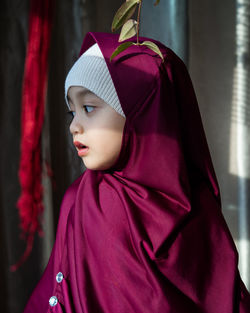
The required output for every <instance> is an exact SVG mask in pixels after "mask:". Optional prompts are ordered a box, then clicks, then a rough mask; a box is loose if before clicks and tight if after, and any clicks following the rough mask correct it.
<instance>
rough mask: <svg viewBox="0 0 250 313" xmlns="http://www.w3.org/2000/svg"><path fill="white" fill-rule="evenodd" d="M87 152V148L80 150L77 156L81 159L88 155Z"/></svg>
mask: <svg viewBox="0 0 250 313" xmlns="http://www.w3.org/2000/svg"><path fill="white" fill-rule="evenodd" d="M88 150H89V148H88V147H86V148H81V149H79V150H78V155H79V156H80V157H81V156H84V155H86V154H87V153H88Z"/></svg>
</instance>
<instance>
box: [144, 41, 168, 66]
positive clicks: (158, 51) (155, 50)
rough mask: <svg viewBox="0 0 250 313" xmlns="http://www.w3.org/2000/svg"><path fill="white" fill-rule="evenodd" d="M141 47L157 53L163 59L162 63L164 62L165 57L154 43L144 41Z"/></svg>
mask: <svg viewBox="0 0 250 313" xmlns="http://www.w3.org/2000/svg"><path fill="white" fill-rule="evenodd" d="M140 45H141V46H146V47H148V48H149V49H151V50H152V51H154V52H155V53H157V54H158V55H159V56H160V57H161V59H162V62H164V57H163V55H162V53H161V50H160V49H159V48H158V46H157V45H156V44H155V43H153V42H152V41H144V42H143V43H141V44H140Z"/></svg>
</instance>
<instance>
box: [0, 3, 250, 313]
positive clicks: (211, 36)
mask: <svg viewBox="0 0 250 313" xmlns="http://www.w3.org/2000/svg"><path fill="white" fill-rule="evenodd" d="M123 2H124V1H117V0H116V1H115V0H109V1H108V2H107V1H104V0H91V1H90V0H60V1H59V0H58V1H57V2H56V7H55V15H54V20H53V29H52V40H51V46H50V54H49V76H48V89H47V99H46V111H45V120H44V126H43V134H42V158H43V169H44V175H43V185H44V188H45V193H44V203H45V214H44V231H45V236H44V237H43V238H40V237H39V236H36V238H35V242H34V248H33V250H32V253H31V255H30V257H29V259H28V260H27V262H26V263H25V264H24V265H23V266H22V267H21V268H20V269H19V270H18V271H16V272H14V273H12V272H10V271H9V267H10V265H11V264H13V263H15V262H16V261H17V260H18V258H19V257H20V256H21V254H22V253H23V251H24V249H25V243H24V242H23V241H22V240H20V239H19V233H20V229H19V217H18V211H17V209H16V201H17V199H18V197H19V193H20V186H19V181H18V174H17V173H18V167H19V159H20V116H21V92H22V79H23V71H24V61H25V54H26V45H27V39H28V16H29V9H30V2H29V1H28V0H22V1H18V0H2V1H1V2H0V23H1V24H0V25H1V27H0V43H1V45H0V69H1V70H0V88H1V93H0V95H1V105H0V142H1V150H0V171H1V172H0V173H1V175H0V179H1V181H0V225H1V226H0V244H1V249H0V253H1V256H0V269H1V273H2V277H1V280H0V291H1V292H0V299H1V312H5V313H20V312H22V310H23V308H24V306H25V303H26V302H27V300H28V297H29V296H30V294H31V292H32V290H33V289H34V287H35V285H36V283H37V282H38V280H39V278H40V277H41V275H42V272H43V270H44V268H45V266H46V264H47V261H48V258H49V255H50V251H51V248H52V246H53V242H54V239H55V234H56V227H57V220H58V215H59V210H60V203H61V200H62V197H63V194H64V192H65V190H66V189H67V187H68V186H69V185H70V184H71V183H72V182H73V180H74V179H76V178H77V177H78V176H79V175H80V174H81V173H82V171H84V167H83V165H82V162H81V160H80V158H79V157H78V156H77V154H76V153H75V148H74V147H73V145H72V141H71V135H70V133H69V129H68V127H69V121H68V120H67V114H66V111H67V108H66V105H65V102H64V80H65V77H66V74H67V72H68V70H69V69H70V67H71V66H72V65H73V63H74V61H75V60H76V59H77V56H78V53H79V50H80V46H81V43H82V39H83V37H84V36H85V34H86V32H88V31H101V32H111V30H110V28H111V23H112V20H113V16H114V14H115V12H116V11H117V10H118V8H119V7H120V5H121V4H122V3H123ZM153 3H154V1H151V0H144V1H143V5H142V15H141V23H142V24H141V32H140V34H141V35H143V36H148V37H152V38H155V39H158V40H160V41H162V42H163V43H164V44H165V45H167V46H168V47H170V48H171V49H172V50H174V52H175V53H176V54H177V55H179V56H180V57H181V58H182V59H183V61H184V62H185V64H186V65H187V67H188V70H189V73H190V76H191V79H192V81H193V85H194V89H195V91H196V96H197V99H198V103H199V107H200V112H201V115H202V120H203V124H204V128H205V131H206V135H207V141H208V144H209V148H210V152H211V156H212V159H213V164H214V167H215V171H216V174H217V178H218V182H219V185H220V189H221V196H222V204H223V213H224V215H225V218H226V220H227V222H228V225H229V228H230V230H231V232H232V234H233V237H234V240H235V243H236V244H237V247H238V250H239V254H240V260H239V266H240V272H241V275H242V278H243V280H244V282H245V283H246V285H247V287H248V288H249V287H250V274H249V273H250V267H249V265H250V264H249V262H250V261H249V226H250V217H249V210H250V204H249V197H250V196H249V195H250V186H249V177H250V139H249V138H250V136H249V135H250V132H249V127H250V103H249V102H250V99H249V86H250V84H249V45H250V43H249V38H250V36H249V25H250V0H221V1H215V0H203V1H202V2H201V1H198V0H192V1H189V2H188V1H187V0H161V2H160V4H159V5H158V6H157V7H154V6H153ZM46 162H48V163H49V164H50V165H51V168H52V171H53V177H52V178H49V177H48V176H47V175H46V167H45V164H46Z"/></svg>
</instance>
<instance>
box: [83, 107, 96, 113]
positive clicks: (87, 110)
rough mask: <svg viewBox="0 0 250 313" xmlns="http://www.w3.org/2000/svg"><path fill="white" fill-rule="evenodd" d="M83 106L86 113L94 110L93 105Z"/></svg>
mask: <svg viewBox="0 0 250 313" xmlns="http://www.w3.org/2000/svg"><path fill="white" fill-rule="evenodd" d="M83 107H84V109H85V111H86V112H87V113H90V112H92V111H93V110H94V107H92V106H91V105H84V106H83Z"/></svg>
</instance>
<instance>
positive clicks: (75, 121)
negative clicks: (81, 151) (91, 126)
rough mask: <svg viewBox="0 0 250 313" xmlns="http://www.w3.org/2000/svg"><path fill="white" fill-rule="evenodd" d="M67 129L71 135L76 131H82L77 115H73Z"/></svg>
mask: <svg viewBox="0 0 250 313" xmlns="http://www.w3.org/2000/svg"><path fill="white" fill-rule="evenodd" d="M69 130H70V132H71V134H72V135H73V134H76V133H82V132H83V125H82V123H81V121H80V119H79V117H77V115H75V116H74V117H73V120H72V122H71V123H70V126H69Z"/></svg>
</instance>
